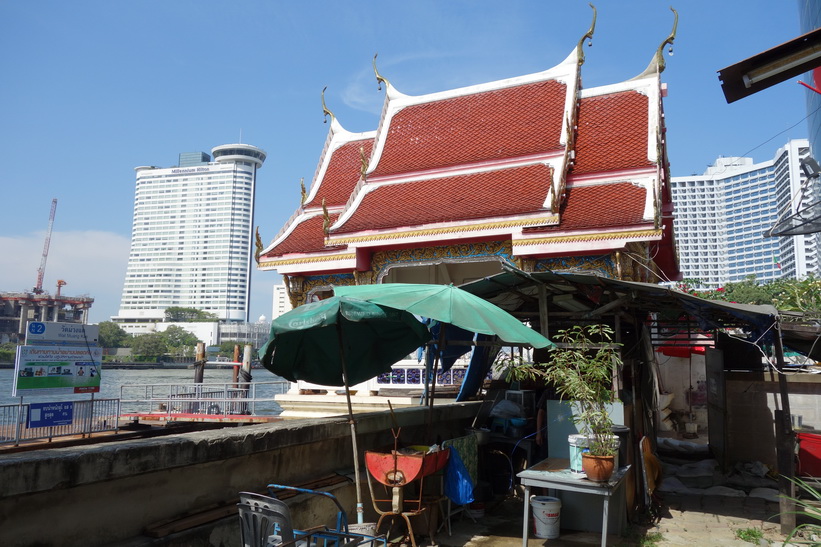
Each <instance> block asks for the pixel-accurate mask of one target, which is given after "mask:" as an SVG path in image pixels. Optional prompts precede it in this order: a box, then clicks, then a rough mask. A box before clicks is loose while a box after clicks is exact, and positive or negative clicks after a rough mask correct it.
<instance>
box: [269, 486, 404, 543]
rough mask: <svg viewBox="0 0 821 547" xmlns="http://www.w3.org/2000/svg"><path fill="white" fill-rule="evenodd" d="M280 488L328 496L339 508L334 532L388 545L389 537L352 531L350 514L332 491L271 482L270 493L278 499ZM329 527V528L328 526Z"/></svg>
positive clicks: (361, 540)
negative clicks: (350, 528) (349, 521)
mask: <svg viewBox="0 0 821 547" xmlns="http://www.w3.org/2000/svg"><path fill="white" fill-rule="evenodd" d="M279 490H290V491H292V492H299V493H301V494H309V495H312V496H321V497H325V498H328V499H329V500H331V501H332V502H333V503H334V505H336V508H337V514H336V530H331V531H334V532H342V533H344V534H346V535H347V536H348V537H350V538H352V539H357V538H358V539H359V545H370V546H372V547H374V546H376V545H377V544H381V545H382V546H383V547H388V539H387V538H386V537H385V536H384V535H381V536H372V535H368V534H363V533H360V532H352V531H350V530H349V529H348V515H347V514H346V513H345V510H344V509H343V508H342V505H340V503H339V500H337V499H336V496H334V495H333V494H331V493H330V492H325V491H324V490H309V489H308V488H300V487H298V486H287V485H284V484H274V483H271V484H269V485H268V494H269V495H270V496H271V497H272V498H274V499H276V500H277V501H281V500H279V499H278V498H277V497H276V496H277V492H278V491H279ZM326 529H327V528H326Z"/></svg>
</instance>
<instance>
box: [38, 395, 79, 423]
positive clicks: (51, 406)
mask: <svg viewBox="0 0 821 547" xmlns="http://www.w3.org/2000/svg"><path fill="white" fill-rule="evenodd" d="M72 421H74V403H73V402H70V401H69V402H64V403H31V404H30V405H29V416H28V424H27V425H28V427H49V426H54V425H71V423H72Z"/></svg>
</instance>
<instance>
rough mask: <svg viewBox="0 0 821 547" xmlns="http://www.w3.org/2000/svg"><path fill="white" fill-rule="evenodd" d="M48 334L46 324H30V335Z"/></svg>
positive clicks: (33, 322)
mask: <svg viewBox="0 0 821 547" xmlns="http://www.w3.org/2000/svg"><path fill="white" fill-rule="evenodd" d="M44 332H46V324H45V323H42V322H40V321H32V322H31V323H29V334H43V333H44Z"/></svg>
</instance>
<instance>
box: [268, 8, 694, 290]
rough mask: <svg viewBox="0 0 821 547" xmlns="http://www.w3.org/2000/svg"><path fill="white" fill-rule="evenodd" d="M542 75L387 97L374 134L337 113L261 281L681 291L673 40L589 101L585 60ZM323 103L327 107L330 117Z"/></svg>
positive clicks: (578, 56) (578, 53)
mask: <svg viewBox="0 0 821 547" xmlns="http://www.w3.org/2000/svg"><path fill="white" fill-rule="evenodd" d="M594 29H595V16H594V22H593V25H592V26H591V28H590V30H589V31H588V33H587V34H585V36H584V37H582V39H581V40H580V41H579V43H578V44H577V45H576V47H575V48H574V49H573V51H572V52H571V53H570V55H568V56H567V58H566V59H565V60H564V61H562V62H561V63H560V64H558V65H557V66H555V67H553V68H550V69H549V70H545V71H543V72H539V73H536V74H529V75H525V76H519V77H514V78H509V79H505V80H501V81H496V82H489V83H484V84H479V85H474V86H470V87H464V88H460V89H452V90H448V91H442V92H438V93H431V94H428V95H422V96H409V95H405V94H403V93H401V92H400V91H399V90H397V89H396V88H395V87H394V86H393V85H391V84H390V82H388V81H387V80H386V79H385V78H384V77H382V76H381V75H380V74H379V72H378V70H377V68H376V58H374V72H375V75H376V78H377V80H378V81H379V82H380V84H382V85H384V86H385V88H386V97H385V103H384V107H383V109H382V116H381V119H380V121H379V125H378V127H377V128H376V130H375V131H370V132H365V133H352V132H349V131H346V130H345V129H344V128H343V127H342V125H341V124H340V123H339V122H338V121H337V120H336V118H335V117H334V116H333V114H332V113H331V112H330V111H328V110H327V108H325V113H326V115H328V116H330V117H331V124H330V130H329V133H328V137H327V140H326V143H325V147H324V149H323V151H322V154H321V156H320V159H319V164H318V167H317V169H316V173H315V175H314V179H313V181H312V183H311V184H310V187H309V189H308V190H306V189H305V187H304V186H303V189H302V202H301V204H299V206H298V208H297V210H296V212H295V213H294V215H293V216H292V217H291V218H290V219H289V220H288V222H287V223H286V224H285V226H283V227H282V229H281V230H280V231H279V233H278V234H277V235H276V237H275V238H274V239H273V240H272V241H271V243H270V244H269V245H267V246H263V245H262V242H261V240H260V239H259V237H258V238H257V254H256V256H257V262H258V267H259V269H261V270H265V271H277V272H278V273H280V274H281V275H283V277H284V279H285V283H286V286H287V288H288V291H289V296H290V298H291V300H292V303H293V304H294V305H295V306H296V305H300V304H303V303H305V302H307V301H310V300H312V299H313V298H321V297H322V296H323V294H326V293H329V292H330V291H331V290H332V288H333V287H334V286H337V285H348V284H366V283H385V282H409V283H410V282H412V283H453V284H455V285H458V284H461V283H464V282H467V281H471V280H475V279H478V278H482V277H484V276H488V275H493V274H496V273H498V272H500V271H501V268H502V264H505V263H506V264H510V265H513V266H515V267H517V268H519V269H521V270H524V271H546V270H552V271H585V272H591V273H597V274H600V275H605V276H608V277H616V278H619V279H625V280H634V281H648V282H653V283H655V282H658V281H659V280H673V279H677V278H678V277H679V271H678V264H677V260H676V256H675V249H674V241H673V232H672V229H673V228H672V218H671V217H672V203H671V199H670V189H669V181H670V173H669V165H668V161H667V144H666V139H665V125H664V109H663V98H664V96H665V94H666V86H665V85H664V84H663V83H662V81H661V74H662V72H663V70H664V60H663V56H662V51H663V48H664V47H665V46H666V45H668V44H670V45H671V44H672V42H673V39H674V36H675V27H674V29H673V33H671V34H670V36H668V37H667V39H666V40H665V41H664V42H662V44H661V46H660V47H659V48H658V50H657V51H656V53H655V55H654V56H653V58H652V61H651V62H650V65H649V66H648V68H647V69H646V70H645V71H644V72H643V73H641V74H640V75H638V76H636V77H635V78H632V79H630V80H627V81H624V82H619V83H614V84H611V85H606V86H600V87H594V88H590V89H585V88H583V87H582V83H581V82H582V78H581V75H582V66H583V63H584V55H583V51H582V46H583V45H584V43H585V41H586V40H587V39H590V38H592V35H593V31H594ZM324 106H325V105H324V99H323V107H324Z"/></svg>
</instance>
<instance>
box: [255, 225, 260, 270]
mask: <svg viewBox="0 0 821 547" xmlns="http://www.w3.org/2000/svg"><path fill="white" fill-rule="evenodd" d="M254 245H255V247H256V249H255V251H254V260H256V261H257V264H259V255H260V254H262V238H261V237H260V236H259V226H257V231H256V236H255V241H254Z"/></svg>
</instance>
